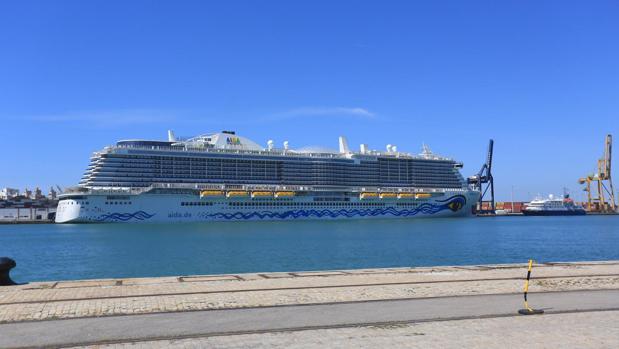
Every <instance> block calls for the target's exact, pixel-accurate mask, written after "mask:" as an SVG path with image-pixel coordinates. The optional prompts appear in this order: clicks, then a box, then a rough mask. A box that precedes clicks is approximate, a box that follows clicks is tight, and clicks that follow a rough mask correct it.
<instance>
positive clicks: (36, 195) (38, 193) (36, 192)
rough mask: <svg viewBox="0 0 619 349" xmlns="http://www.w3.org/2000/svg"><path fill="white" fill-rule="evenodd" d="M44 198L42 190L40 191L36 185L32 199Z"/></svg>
mask: <svg viewBox="0 0 619 349" xmlns="http://www.w3.org/2000/svg"><path fill="white" fill-rule="evenodd" d="M44 198H45V196H44V195H43V192H42V191H41V188H39V187H36V188H35V189H34V198H32V199H34V200H41V199H44Z"/></svg>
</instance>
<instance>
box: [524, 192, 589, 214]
mask: <svg viewBox="0 0 619 349" xmlns="http://www.w3.org/2000/svg"><path fill="white" fill-rule="evenodd" d="M522 214H524V215H525V216H582V215H584V214H586V211H585V209H584V208H583V207H582V206H580V205H576V203H574V200H572V199H570V197H569V195H567V194H566V195H564V196H563V198H555V197H554V196H553V195H549V196H548V199H541V198H536V199H535V200H533V201H531V202H530V203H529V204H527V205H526V206H525V208H523V209H522Z"/></svg>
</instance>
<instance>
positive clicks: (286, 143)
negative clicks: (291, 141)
mask: <svg viewBox="0 0 619 349" xmlns="http://www.w3.org/2000/svg"><path fill="white" fill-rule="evenodd" d="M284 149H285V150H288V141H284Z"/></svg>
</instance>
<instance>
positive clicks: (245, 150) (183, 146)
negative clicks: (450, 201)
mask: <svg viewBox="0 0 619 349" xmlns="http://www.w3.org/2000/svg"><path fill="white" fill-rule="evenodd" d="M339 145H340V146H339V151H337V150H332V149H328V148H322V147H304V148H300V149H292V148H290V147H289V143H288V141H285V142H284V144H283V148H277V147H275V146H274V143H273V141H271V140H269V141H268V142H267V147H266V148H265V147H262V146H261V145H259V144H258V143H256V142H254V141H252V140H250V139H248V138H245V137H242V136H238V135H236V134H235V132H232V131H223V132H219V133H212V134H203V135H199V136H196V137H192V138H188V139H177V138H176V137H175V136H174V134H173V133H172V132H171V131H169V133H168V140H167V141H153V140H121V141H118V142H117V143H116V145H114V146H112V147H106V149H107V150H112V149H143V150H158V151H170V152H209V153H219V154H247V155H260V156H287V157H312V158H343V159H352V158H355V159H363V158H376V157H388V158H409V159H423V160H438V161H441V160H442V161H454V160H453V159H451V158H447V157H443V156H440V155H437V154H434V153H433V152H432V151H431V150H430V148H429V147H428V146H426V145H424V146H423V151H422V152H421V153H420V154H417V155H414V154H411V153H407V152H401V151H398V150H397V147H396V146H392V145H390V144H388V145H387V146H386V151H378V150H372V149H369V148H368V146H367V145H366V144H361V146H360V149H359V151H352V150H350V149H349V147H348V142H347V140H346V138H345V137H340V138H339Z"/></svg>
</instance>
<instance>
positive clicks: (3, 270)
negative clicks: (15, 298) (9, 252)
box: [0, 257, 17, 286]
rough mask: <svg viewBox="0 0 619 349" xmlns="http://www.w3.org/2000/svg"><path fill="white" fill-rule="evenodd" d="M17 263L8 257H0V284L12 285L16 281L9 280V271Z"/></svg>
mask: <svg viewBox="0 0 619 349" xmlns="http://www.w3.org/2000/svg"><path fill="white" fill-rule="evenodd" d="M16 265H17V263H15V261H14V260H12V259H11V258H9V257H0V286H12V285H17V283H16V282H15V281H13V280H11V276H10V275H9V273H10V272H11V269H13V268H15V266H16Z"/></svg>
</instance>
